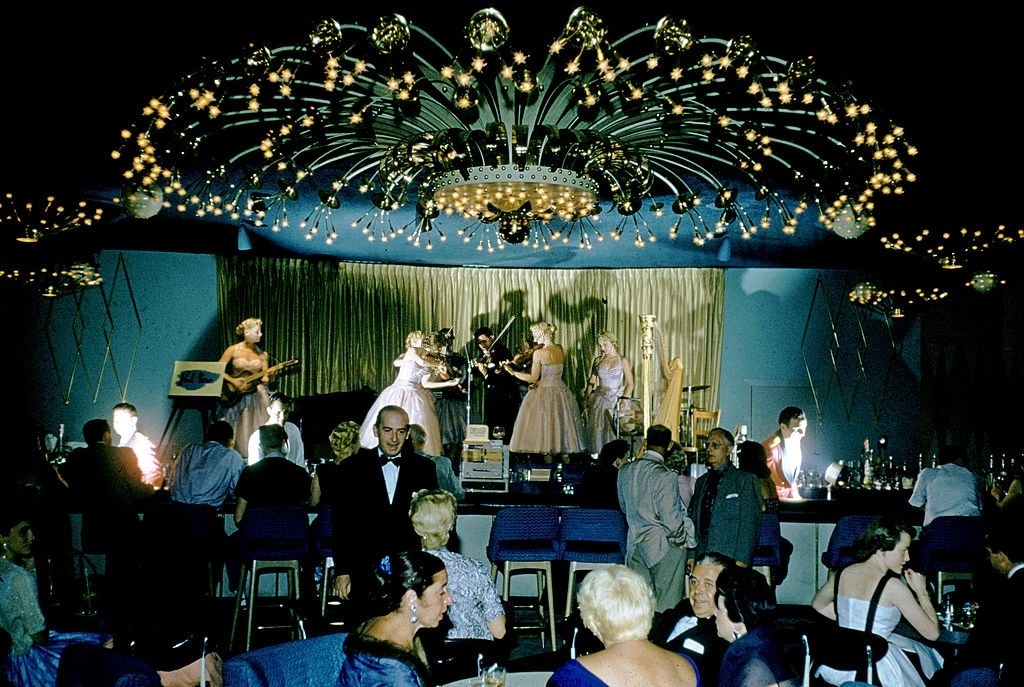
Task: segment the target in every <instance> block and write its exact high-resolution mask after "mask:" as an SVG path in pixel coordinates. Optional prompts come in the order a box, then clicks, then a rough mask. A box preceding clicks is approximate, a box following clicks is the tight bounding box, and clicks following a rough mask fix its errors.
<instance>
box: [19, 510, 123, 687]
mask: <svg viewBox="0 0 1024 687" xmlns="http://www.w3.org/2000/svg"><path fill="white" fill-rule="evenodd" d="M34 539H35V536H34V535H33V533H32V524H31V522H30V521H29V515H28V513H27V512H26V509H25V507H23V506H22V505H21V504H18V503H12V502H10V501H8V502H7V503H5V504H3V505H2V506H0V548H2V553H3V556H2V557H0V628H3V630H4V631H5V632H6V633H7V634H8V635H10V639H11V649H10V653H9V654H7V655H6V658H5V660H4V663H3V674H4V676H5V677H6V679H7V680H8V681H9V682H10V683H11V684H12V685H14V687H47V686H48V685H53V684H54V682H55V681H56V679H57V666H58V664H59V662H60V655H61V653H62V652H63V651H64V649H65V648H66V647H67V646H68V645H70V644H74V643H91V644H104V643H107V644H109V643H110V641H111V636H110V635H100V634H94V633H91V632H57V631H54V630H48V629H47V627H46V618H45V616H44V615H43V610H42V608H41V607H40V605H39V596H38V592H37V588H36V577H35V572H34V568H35V564H34V561H33V558H32V542H33V540H34Z"/></svg>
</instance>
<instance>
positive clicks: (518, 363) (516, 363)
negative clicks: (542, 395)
mask: <svg viewBox="0 0 1024 687" xmlns="http://www.w3.org/2000/svg"><path fill="white" fill-rule="evenodd" d="M542 348H544V344H542V343H539V342H536V341H534V342H530V343H527V344H524V345H523V347H522V350H520V351H519V353H516V354H515V355H514V356H512V359H511V360H509V361H508V364H509V367H511V368H512V369H514V370H516V371H519V372H525V371H526V370H529V369H530V368H531V367H532V366H533V354H534V353H536V352H537V351H539V350H540V349H542Z"/></svg>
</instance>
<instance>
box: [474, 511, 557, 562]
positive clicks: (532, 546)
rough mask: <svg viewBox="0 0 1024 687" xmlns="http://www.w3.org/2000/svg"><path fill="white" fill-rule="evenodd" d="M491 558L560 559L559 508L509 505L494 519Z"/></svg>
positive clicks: (489, 551) (516, 559)
mask: <svg viewBox="0 0 1024 687" xmlns="http://www.w3.org/2000/svg"><path fill="white" fill-rule="evenodd" d="M487 558H488V559H489V560H490V561H491V562H492V563H495V562H498V561H553V560H558V508H556V507H555V506H505V507H503V508H500V509H498V511H497V512H496V513H495V514H494V521H493V522H492V523H491V534H490V537H489V538H488V541H487Z"/></svg>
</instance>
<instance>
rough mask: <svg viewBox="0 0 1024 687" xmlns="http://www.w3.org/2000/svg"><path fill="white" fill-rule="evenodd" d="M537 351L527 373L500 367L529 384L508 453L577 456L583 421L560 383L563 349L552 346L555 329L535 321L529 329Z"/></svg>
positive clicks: (506, 366) (581, 442)
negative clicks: (537, 345)
mask: <svg viewBox="0 0 1024 687" xmlns="http://www.w3.org/2000/svg"><path fill="white" fill-rule="evenodd" d="M530 333H531V334H532V335H533V340H534V342H535V343H537V344H540V349H539V350H537V351H535V352H534V354H533V363H532V365H531V367H530V371H529V372H520V371H519V370H516V369H514V368H513V367H512V364H511V361H508V360H506V361H504V362H502V364H501V365H502V367H503V368H504V369H505V370H506V371H507V372H508V373H509V374H510V375H512V376H513V377H515V378H516V379H518V380H520V381H522V382H528V383H529V384H530V387H531V388H530V390H529V391H527V392H526V396H524V397H523V402H522V405H520V406H519V414H518V415H517V416H516V424H515V428H514V429H513V430H512V438H511V440H510V441H509V450H511V451H514V452H516V453H539V454H544V455H545V456H546V457H550V456H551V454H556V453H557V454H569V453H579V452H580V451H582V450H583V432H582V430H581V425H582V424H583V423H582V420H581V418H580V407H579V404H577V403H576V397H575V396H574V395H573V393H572V391H570V390H569V387H567V386H566V385H565V382H564V381H562V370H563V368H564V367H565V349H563V348H562V347H561V346H560V345H559V344H556V343H555V326H554V325H553V324H548V323H547V322H538V323H536V324H534V325H533V326H531V327H530Z"/></svg>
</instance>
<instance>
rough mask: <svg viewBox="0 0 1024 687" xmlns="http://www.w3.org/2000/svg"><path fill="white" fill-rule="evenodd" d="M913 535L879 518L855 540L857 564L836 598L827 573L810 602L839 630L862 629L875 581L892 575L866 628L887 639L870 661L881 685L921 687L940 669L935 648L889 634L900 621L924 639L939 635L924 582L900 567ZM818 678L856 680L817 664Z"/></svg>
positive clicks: (843, 578)
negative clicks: (885, 647)
mask: <svg viewBox="0 0 1024 687" xmlns="http://www.w3.org/2000/svg"><path fill="white" fill-rule="evenodd" d="M912 536H913V529H912V528H911V527H910V525H909V524H907V523H903V522H900V521H898V520H895V519H893V518H888V517H880V518H878V519H877V520H875V521H874V522H873V523H872V524H871V525H870V526H868V529H867V530H866V531H865V532H864V534H862V535H861V536H860V537H859V538H858V539H857V540H856V541H855V542H854V544H853V546H854V549H855V552H856V560H857V561H858V562H856V563H853V564H851V565H849V566H847V567H846V568H845V569H844V570H843V573H842V575H841V576H840V578H839V591H838V594H837V593H836V591H835V583H834V577H835V573H832V574H830V575H829V579H828V580H827V581H826V582H825V584H824V585H822V587H821V589H819V590H818V592H817V593H816V594H815V595H814V600H813V601H812V602H811V604H812V606H814V609H815V610H816V611H818V612H819V613H821V614H822V615H824V616H825V617H827V618H831V619H835V620H837V621H838V623H839V625H840V626H841V627H851V628H856V629H862V628H863V627H864V624H865V623H866V622H867V615H868V609H869V607H870V602H871V596H872V594H873V592H874V590H875V587H876V586H877V584H878V581H879V580H880V579H881V578H882V576H884V575H885V574H886V573H887V572H889V571H891V572H892V573H893V574H894V577H892V578H891V579H889V580H888V582H886V584H885V587H884V588H883V590H882V596H881V598H880V599H879V601H878V607H877V608H876V609H875V619H874V622H873V623H872V628H871V629H872V632H874V633H875V634H877V635H878V636H880V637H884V638H885V639H887V640H888V641H889V650H888V651H886V652H885V656H883V657H882V658H881V659H878V660H877V661H876V663H875V672H876V675H877V678H878V681H879V684H881V685H882V687H925V684H926V683H925V678H928V679H931V677H932V676H933V675H934V674H935V672H936V671H937V670H938V669H939V668H941V667H942V656H941V654H939V653H938V652H937V651H936V650H935V649H933V648H932V647H930V646H927V645H926V644H924V643H922V642H919V641H917V640H915V639H910V638H908V637H904V636H903V635H900V634H897V633H896V632H894V630H895V629H896V626H897V625H898V624H899V622H900V620H901V619H902V618H906V619H907V622H908V623H910V625H911V626H912V627H913V628H914V629H915V630H916V631H917V632H918V633H919V634H920V635H921V636H922V637H924V638H925V639H928V640H932V641H934V640H935V639H937V638H938V636H939V632H940V628H939V620H938V614H937V613H936V611H935V608H934V607H933V606H932V603H931V600H930V598H929V596H928V585H927V578H926V577H925V575H923V574H921V573H918V572H916V571H914V570H912V569H910V568H907V567H905V566H906V564H907V563H908V562H909V561H910V554H909V553H908V549H909V548H910V542H911V538H912ZM837 614H838V618H836V615H837ZM908 651H911V652H914V653H916V654H917V659H918V663H920V665H921V670H920V671H918V669H917V667H916V666H915V665H914V662H913V661H911V660H910V657H909V656H908V655H907V653H906V652H908ZM921 673H924V677H922V675H921ZM817 674H818V676H819V677H821V678H822V679H823V680H824V681H825V682H827V683H829V684H832V685H841V684H843V683H845V682H850V681H853V680H855V679H856V674H855V671H847V670H837V669H835V668H832V667H829V666H826V665H822V666H820V667H819V668H818V672H817Z"/></svg>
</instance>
